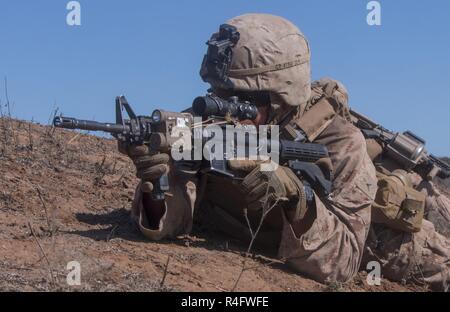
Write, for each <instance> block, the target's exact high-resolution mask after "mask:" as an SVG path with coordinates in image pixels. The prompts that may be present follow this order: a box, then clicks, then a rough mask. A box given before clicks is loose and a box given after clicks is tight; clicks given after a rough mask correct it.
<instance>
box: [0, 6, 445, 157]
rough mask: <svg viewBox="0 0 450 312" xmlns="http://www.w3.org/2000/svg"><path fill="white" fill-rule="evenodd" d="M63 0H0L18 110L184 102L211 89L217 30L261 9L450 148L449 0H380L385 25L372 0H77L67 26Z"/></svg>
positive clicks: (393, 123) (330, 68)
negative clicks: (209, 68)
mask: <svg viewBox="0 0 450 312" xmlns="http://www.w3.org/2000/svg"><path fill="white" fill-rule="evenodd" d="M67 2H68V1H66V0H53V1H50V0H41V1H25V0H14V1H12V0H11V1H6V0H0V77H1V78H2V81H3V77H4V76H7V77H8V82H9V87H8V89H9V97H10V100H11V102H14V107H13V115H15V116H17V117H19V118H22V119H31V118H34V120H37V121H40V122H43V123H45V122H47V120H48V117H49V115H50V113H51V111H52V108H53V106H54V103H55V102H56V105H57V106H58V107H59V108H60V110H61V111H62V112H63V113H64V114H65V115H68V116H72V115H73V116H77V117H80V118H89V119H91V118H94V119H96V120H99V121H113V120H114V107H113V105H114V97H115V96H116V95H119V94H125V95H126V96H127V98H128V100H129V101H130V103H131V104H132V105H133V106H134V107H135V110H136V111H137V112H138V113H139V114H150V113H151V111H152V110H153V109H154V108H157V107H159V108H165V109H167V110H180V109H182V108H186V107H188V106H190V104H191V103H192V99H193V98H194V97H195V96H197V95H202V94H204V93H205V91H206V89H207V85H206V84H204V83H203V82H202V81H201V79H200V77H199V74H198V71H199V66H200V63H201V60H202V57H203V54H204V53H205V47H206V46H205V42H206V40H207V39H208V38H209V36H210V35H211V33H212V32H214V31H216V30H217V29H218V26H219V25H220V24H221V23H223V22H224V21H225V20H227V19H228V18H231V17H233V16H236V15H240V14H243V13H248V12H263V13H272V14H276V15H281V16H284V17H286V18H288V19H290V20H292V21H293V22H294V23H295V24H297V25H298V26H299V27H300V29H301V30H302V31H303V32H304V34H305V35H306V37H307V38H308V39H309V41H310V44H311V48H312V74H313V78H314V79H317V78H320V77H323V76H330V77H333V78H336V79H339V80H341V81H342V82H343V83H344V84H345V85H346V87H347V88H348V90H349V93H350V104H351V106H352V107H354V108H356V109H357V110H359V111H361V112H363V113H365V114H366V115H369V116H371V117H372V118H373V119H375V120H377V121H378V122H380V123H382V124H384V125H385V126H386V127H387V128H390V129H394V130H399V131H400V130H401V131H403V130H407V129H411V130H413V131H414V132H416V133H417V134H419V135H420V136H422V137H423V138H425V139H426V140H427V146H428V149H429V150H430V151H431V152H433V153H435V154H438V155H450V139H449V137H448V135H449V134H450V92H449V91H450V35H449V32H450V1H447V0H441V1H438V0H434V1H412V0H410V1H406V0H395V1H386V0H384V1H380V2H381V8H382V11H381V13H382V25H381V26H368V25H367V23H366V15H367V13H368V11H367V10H366V5H367V3H368V2H369V0H346V1H331V0H327V1H326V0H314V1H312V0H311V1H301V0H295V1H294V0H292V1H283V0H277V1H275V0H265V1H261V0H247V1H243V0H227V1H211V0H210V1H205V0H195V1H194V0H190V1H183V0H179V1H175V0H164V1H138V0H134V1H106V0H80V1H79V2H80V4H81V23H82V25H81V26H72V27H70V26H68V25H67V24H66V14H67V12H68V11H67V10H66V4H67ZM0 99H1V101H2V103H4V100H5V96H4V87H3V82H2V83H1V84H0Z"/></svg>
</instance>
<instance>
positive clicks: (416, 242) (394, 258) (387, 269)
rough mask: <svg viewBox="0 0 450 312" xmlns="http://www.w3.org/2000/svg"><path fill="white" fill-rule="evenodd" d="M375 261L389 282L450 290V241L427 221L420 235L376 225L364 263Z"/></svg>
mask: <svg viewBox="0 0 450 312" xmlns="http://www.w3.org/2000/svg"><path fill="white" fill-rule="evenodd" d="M373 260H375V261H378V262H379V263H380V264H381V274H382V276H383V277H386V278H388V279H390V280H393V281H397V282H402V283H414V284H419V285H428V286H429V287H430V289H431V290H434V291H449V290H450V239H448V238H446V237H445V236H443V235H441V234H439V233H437V232H436V230H435V227H434V225H433V223H431V222H429V221H427V220H424V223H423V226H422V230H421V231H420V232H418V233H406V232H400V231H396V230H392V229H389V228H387V227H385V226H383V225H373V226H372V227H371V230H370V233H369V238H368V240H367V242H366V248H365V256H364V261H363V264H365V263H367V262H368V261H373Z"/></svg>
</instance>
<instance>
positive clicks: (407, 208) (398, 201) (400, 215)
mask: <svg viewBox="0 0 450 312" xmlns="http://www.w3.org/2000/svg"><path fill="white" fill-rule="evenodd" d="M377 177H378V191H377V195H376V197H375V202H374V204H373V206H372V221H373V222H374V223H381V224H384V225H386V226H388V227H390V228H393V229H396V230H401V231H405V232H419V231H420V229H421V227H422V221H423V216H424V210H425V195H424V194H422V193H420V192H418V191H416V190H415V189H413V188H412V186H411V183H410V181H409V178H408V176H407V174H406V172H404V171H403V170H396V171H394V172H393V173H392V174H389V175H386V174H383V173H379V172H378V173H377Z"/></svg>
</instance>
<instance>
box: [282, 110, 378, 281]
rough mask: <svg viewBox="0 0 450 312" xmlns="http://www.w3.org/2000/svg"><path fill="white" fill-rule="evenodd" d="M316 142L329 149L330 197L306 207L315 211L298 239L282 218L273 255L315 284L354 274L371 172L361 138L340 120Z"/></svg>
mask: <svg viewBox="0 0 450 312" xmlns="http://www.w3.org/2000/svg"><path fill="white" fill-rule="evenodd" d="M318 141H320V143H322V144H325V145H327V147H328V148H329V151H330V157H331V160H332V163H333V167H334V174H335V177H334V180H333V193H332V195H331V196H330V197H329V198H326V199H321V198H319V197H318V196H316V197H315V207H310V209H315V213H316V218H315V220H314V222H313V224H312V226H311V227H310V228H309V230H307V232H306V233H304V234H302V235H301V236H300V237H297V235H296V234H295V232H294V230H293V227H292V225H291V224H290V223H289V222H288V221H287V219H286V218H285V219H284V226H283V233H282V240H281V245H280V249H279V254H280V256H281V257H282V258H284V259H286V261H287V263H288V264H289V265H291V266H292V267H293V268H294V269H296V270H298V271H300V272H302V273H304V274H306V275H308V276H311V277H313V278H314V279H316V280H318V281H321V282H326V281H327V280H329V281H347V280H349V279H351V278H352V277H353V276H354V275H355V274H356V273H357V272H358V269H359V266H360V263H361V259H362V254H363V250H364V244H365V241H366V239H367V235H368V231H369V227H370V218H371V210H370V209H371V205H372V203H373V200H374V198H375V193H376V190H377V179H376V173H375V168H374V166H373V164H372V162H371V160H370V158H369V156H368V155H367V151H366V146H365V140H364V138H363V137H362V135H361V134H360V132H359V131H357V129H353V126H351V125H350V124H348V123H345V122H344V121H343V119H340V118H338V119H337V120H336V121H335V122H333V123H332V124H331V125H330V126H329V129H327V130H326V132H325V133H324V134H322V135H321V138H319V139H318Z"/></svg>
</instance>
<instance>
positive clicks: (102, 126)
mask: <svg viewBox="0 0 450 312" xmlns="http://www.w3.org/2000/svg"><path fill="white" fill-rule="evenodd" d="M53 125H54V126H55V127H57V128H64V129H78V130H89V131H103V132H108V133H129V132H130V129H129V127H127V126H124V125H120V124H115V123H102V122H97V121H93V120H81V119H76V118H70V117H60V116H58V117H55V119H54V120H53Z"/></svg>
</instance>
